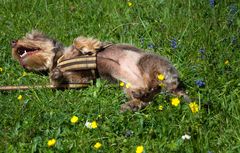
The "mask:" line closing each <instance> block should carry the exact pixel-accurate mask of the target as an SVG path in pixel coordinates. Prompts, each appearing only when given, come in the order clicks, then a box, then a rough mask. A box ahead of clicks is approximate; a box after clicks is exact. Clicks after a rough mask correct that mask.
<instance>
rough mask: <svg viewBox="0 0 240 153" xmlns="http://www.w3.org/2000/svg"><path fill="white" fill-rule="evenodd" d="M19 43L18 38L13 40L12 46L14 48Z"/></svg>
mask: <svg viewBox="0 0 240 153" xmlns="http://www.w3.org/2000/svg"><path fill="white" fill-rule="evenodd" d="M16 45H17V40H12V41H11V46H12V48H13V47H15V46H16Z"/></svg>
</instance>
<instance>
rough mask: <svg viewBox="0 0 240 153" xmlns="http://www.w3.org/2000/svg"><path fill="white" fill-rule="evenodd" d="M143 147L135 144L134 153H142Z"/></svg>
mask: <svg viewBox="0 0 240 153" xmlns="http://www.w3.org/2000/svg"><path fill="white" fill-rule="evenodd" d="M143 151H144V147H143V146H137V149H136V153H143Z"/></svg>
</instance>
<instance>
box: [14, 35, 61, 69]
mask: <svg viewBox="0 0 240 153" xmlns="http://www.w3.org/2000/svg"><path fill="white" fill-rule="evenodd" d="M11 46H12V56H13V58H14V59H16V60H18V61H19V63H20V64H21V65H22V66H23V67H24V68H26V69H28V70H34V71H44V70H49V69H50V68H51V67H52V66H53V58H54V56H55V55H56V51H58V50H59V48H61V47H62V46H61V45H60V44H59V43H57V42H56V41H55V40H53V39H51V38H48V37H47V36H45V35H43V34H42V33H40V32H37V31H32V32H31V33H27V34H26V36H25V37H23V38H22V39H18V40H14V41H12V42H11Z"/></svg>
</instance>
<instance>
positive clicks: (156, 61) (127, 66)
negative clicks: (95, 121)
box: [11, 31, 190, 112]
mask: <svg viewBox="0 0 240 153" xmlns="http://www.w3.org/2000/svg"><path fill="white" fill-rule="evenodd" d="M11 46H12V56H13V58H14V59H16V60H17V61H18V62H19V63H20V64H21V65H22V67H23V68H25V69H27V70H30V71H48V72H49V76H50V82H51V84H53V85H55V86H59V85H61V84H62V83H73V82H74V83H89V81H91V80H94V79H95V77H96V74H94V73H92V70H90V69H83V70H78V69H76V70H62V69H61V68H60V66H59V63H61V62H63V61H66V60H70V59H75V58H76V57H94V56H95V57H96V61H95V62H96V64H95V65H96V70H97V77H100V78H103V79H107V80H109V81H111V82H121V85H122V86H123V90H124V92H125V93H126V95H127V96H128V98H129V101H128V102H126V103H124V104H122V105H121V111H122V112H124V111H126V110H132V111H137V110H139V109H141V108H143V107H145V106H147V105H148V104H149V103H150V102H151V100H152V99H153V97H154V96H155V95H156V94H157V93H159V92H160V91H161V90H165V91H168V92H171V93H172V94H175V95H177V96H183V97H184V99H185V100H186V101H188V102H189V101H190V98H189V97H188V95H187V94H186V93H185V91H184V90H183V89H182V88H180V86H179V82H180V81H179V74H178V72H177V70H176V68H175V67H174V66H173V65H172V64H171V63H170V62H169V60H167V59H166V58H163V57H161V56H158V55H155V54H151V53H146V52H144V51H142V50H141V49H138V48H136V47H134V46H131V45H128V44H112V43H107V42H101V41H99V40H97V39H93V38H87V37H78V38H76V39H74V41H73V43H72V45H70V46H69V47H64V46H63V45H62V44H61V43H60V42H58V41H56V40H54V39H52V38H49V37H48V36H46V35H44V34H42V33H41V32H38V31H32V32H31V33H27V34H26V36H24V37H23V38H21V39H18V40H14V41H12V42H11Z"/></svg>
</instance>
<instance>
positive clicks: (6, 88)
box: [0, 83, 90, 91]
mask: <svg viewBox="0 0 240 153" xmlns="http://www.w3.org/2000/svg"><path fill="white" fill-rule="evenodd" d="M89 85H90V84H89V83H81V84H80V83H76V84H73V83H71V84H62V85H59V86H54V85H33V86H25V85H19V86H0V91H11V90H29V89H45V88H47V89H64V88H66V89H78V88H83V87H87V86H89Z"/></svg>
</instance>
